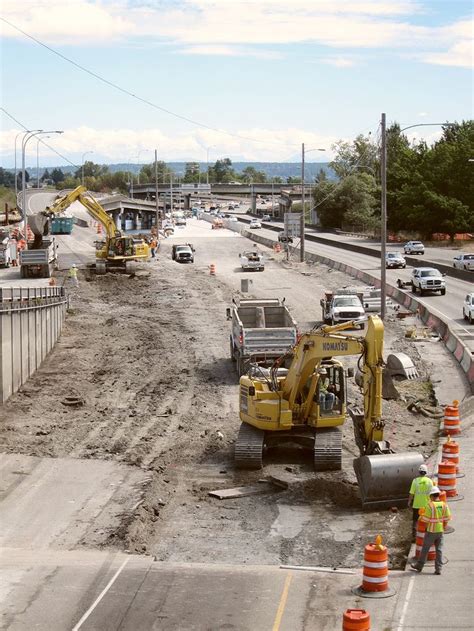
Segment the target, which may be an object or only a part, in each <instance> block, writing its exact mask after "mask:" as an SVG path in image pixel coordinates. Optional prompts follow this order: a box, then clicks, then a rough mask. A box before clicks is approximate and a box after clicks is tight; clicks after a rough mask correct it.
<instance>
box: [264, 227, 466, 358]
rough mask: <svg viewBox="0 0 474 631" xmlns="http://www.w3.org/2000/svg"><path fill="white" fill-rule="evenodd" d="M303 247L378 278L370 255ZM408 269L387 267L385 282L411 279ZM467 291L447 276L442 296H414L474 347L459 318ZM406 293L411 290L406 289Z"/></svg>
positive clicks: (462, 283) (269, 235) (308, 244)
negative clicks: (444, 291) (390, 268)
mask: <svg viewBox="0 0 474 631" xmlns="http://www.w3.org/2000/svg"><path fill="white" fill-rule="evenodd" d="M256 232H258V233H259V234H262V236H265V237H267V238H270V239H273V240H275V233H274V232H272V231H270V230H265V229H262V230H258V231H256ZM295 245H297V240H295ZM305 247H306V250H307V251H308V252H312V253H314V254H318V255H320V256H327V257H328V258H332V259H333V260H336V261H340V262H342V263H345V264H347V265H351V266H353V267H356V268H357V269H361V270H363V271H366V272H367V273H369V274H372V275H373V276H375V277H376V278H380V262H379V261H378V260H377V259H374V258H373V257H371V256H368V255H366V254H360V253H358V252H351V251H349V250H343V249H341V248H336V247H332V246H329V245H326V244H321V243H314V242H311V241H306V244H305ZM411 270H412V268H411V267H407V268H406V269H398V270H387V281H388V282H389V283H390V284H393V285H396V283H397V279H398V278H400V279H402V280H404V281H408V280H410V278H411ZM471 290H472V284H471V283H469V282H467V281H463V280H459V279H455V278H448V279H447V292H446V295H445V296H441V295H439V294H432V295H425V296H423V297H421V296H420V295H419V294H416V298H417V300H418V301H419V302H421V303H422V304H426V305H427V306H428V307H429V308H430V309H431V310H432V311H433V312H434V313H435V314H437V315H439V316H440V317H442V318H443V319H445V320H447V321H448V322H449V324H450V325H451V326H452V328H453V330H455V331H456V332H457V333H459V335H460V336H461V337H462V339H463V340H464V342H465V343H466V344H467V345H468V347H469V348H471V350H474V327H470V326H469V325H467V323H466V322H465V321H464V320H463V318H462V303H463V300H464V298H465V296H466V294H467V293H468V292H469V291H471ZM407 293H411V292H410V291H407ZM413 295H414V294H413Z"/></svg>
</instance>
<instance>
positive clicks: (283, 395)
mask: <svg viewBox="0 0 474 631" xmlns="http://www.w3.org/2000/svg"><path fill="white" fill-rule="evenodd" d="M354 325H355V322H346V323H342V324H338V325H336V326H327V325H326V326H322V327H321V328H319V329H317V330H314V331H311V332H309V333H305V334H304V335H302V337H301V338H300V340H299V341H298V343H297V344H296V345H295V346H294V347H293V348H292V350H291V351H290V352H289V355H290V359H291V363H290V364H289V368H288V370H286V369H283V368H281V365H282V362H283V361H284V359H285V358H284V357H283V358H280V360H278V361H277V362H275V364H274V365H273V367H272V368H270V369H267V370H265V369H259V368H256V369H255V371H254V373H253V376H247V375H244V376H242V377H241V379H240V420H241V421H242V425H241V427H240V431H239V435H238V438H237V441H236V444H235V463H236V466H237V467H238V468H244V469H259V468H261V467H262V464H263V452H264V449H265V448H271V447H273V446H275V445H279V444H283V443H296V444H298V445H301V446H302V447H306V448H310V449H311V450H312V452H313V459H314V468H315V470H316V471H335V470H340V469H341V468H342V431H341V426H342V425H343V424H344V422H345V420H346V417H347V411H349V414H350V415H351V417H352V420H353V424H354V434H355V441H356V444H357V446H358V448H359V451H360V457H359V458H357V459H355V460H354V462H353V464H354V470H355V473H356V476H357V480H358V483H359V488H360V493H361V498H362V505H363V507H373V508H380V507H386V506H406V504H407V489H409V488H410V482H411V480H412V479H413V478H414V477H416V475H417V471H418V467H419V465H420V464H421V463H422V462H423V456H422V455H421V454H418V453H415V452H406V453H400V454H395V453H393V451H392V449H391V448H390V443H389V442H388V441H386V440H384V436H383V432H384V427H385V420H384V419H383V417H382V368H383V357H382V354H383V335H384V328H383V323H382V320H381V319H380V318H379V317H378V316H369V317H368V324H367V334H366V336H365V338H360V337H357V336H354V335H348V334H345V333H343V331H344V330H345V329H348V328H351V327H354ZM348 355H358V356H359V357H360V359H359V362H358V363H359V367H360V369H361V371H362V392H363V394H364V410H363V411H361V410H359V409H357V408H354V409H350V408H349V409H348V408H347V406H346V398H347V386H346V374H345V371H344V368H343V366H342V364H341V362H340V361H338V360H337V359H335V357H337V356H348ZM287 358H288V356H287ZM324 370H325V371H326V374H327V378H328V379H329V382H328V386H329V387H328V388H327V391H328V392H332V393H333V395H334V396H333V397H329V399H332V405H331V404H330V405H327V401H326V398H327V397H326V394H325V393H324V392H323V391H322V390H321V372H324ZM251 375H252V373H251ZM324 378H325V377H324ZM328 408H329V409H328Z"/></svg>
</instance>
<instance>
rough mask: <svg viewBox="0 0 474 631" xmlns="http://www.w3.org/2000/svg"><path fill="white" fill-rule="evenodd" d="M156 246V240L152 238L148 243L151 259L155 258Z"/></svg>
mask: <svg viewBox="0 0 474 631" xmlns="http://www.w3.org/2000/svg"><path fill="white" fill-rule="evenodd" d="M156 246H157V242H156V239H155V238H153V239H152V240H151V241H150V250H151V258H152V259H154V258H155V255H156Z"/></svg>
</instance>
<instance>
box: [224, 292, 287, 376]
mask: <svg viewBox="0 0 474 631" xmlns="http://www.w3.org/2000/svg"><path fill="white" fill-rule="evenodd" d="M227 319H228V320H231V321H232V325H231V333H230V357H231V359H232V361H234V362H235V365H236V370H237V373H238V375H239V377H240V376H241V375H243V374H244V373H246V372H247V371H248V370H249V368H250V367H251V365H258V366H262V367H266V366H271V365H272V364H273V362H274V360H275V359H276V358H278V357H280V356H281V355H283V354H285V353H286V352H288V351H289V350H290V349H291V348H292V347H293V346H294V345H295V344H296V342H297V339H298V329H297V325H296V322H295V320H294V319H293V317H292V316H291V314H290V312H289V310H288V308H287V307H286V305H285V301H284V299H283V300H280V299H279V298H266V299H260V300H258V299H257V300H253V299H246V298H245V299H243V298H242V299H241V300H240V302H239V303H237V302H233V303H232V307H230V308H228V309H227Z"/></svg>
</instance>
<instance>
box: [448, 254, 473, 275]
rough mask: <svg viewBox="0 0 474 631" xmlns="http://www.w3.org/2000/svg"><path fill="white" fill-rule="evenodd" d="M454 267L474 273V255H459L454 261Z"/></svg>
mask: <svg viewBox="0 0 474 631" xmlns="http://www.w3.org/2000/svg"><path fill="white" fill-rule="evenodd" d="M453 267H456V268H457V269H465V270H468V271H470V272H473V271H474V254H458V255H457V256H455V257H454V259H453Z"/></svg>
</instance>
